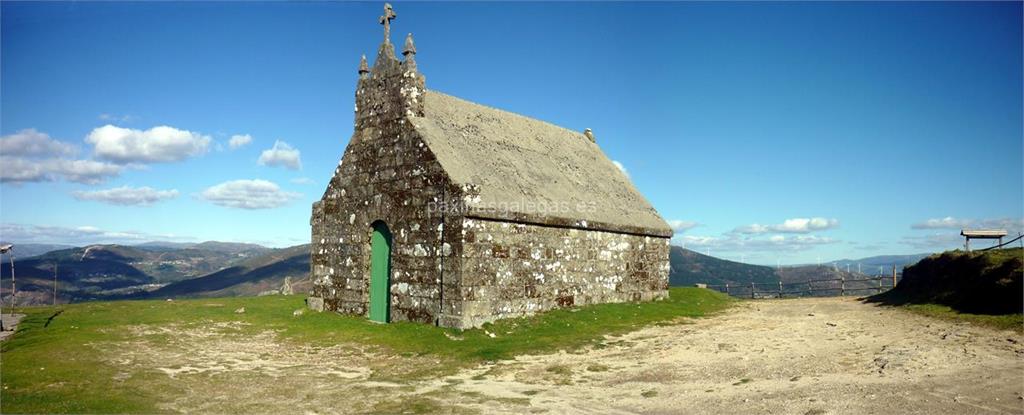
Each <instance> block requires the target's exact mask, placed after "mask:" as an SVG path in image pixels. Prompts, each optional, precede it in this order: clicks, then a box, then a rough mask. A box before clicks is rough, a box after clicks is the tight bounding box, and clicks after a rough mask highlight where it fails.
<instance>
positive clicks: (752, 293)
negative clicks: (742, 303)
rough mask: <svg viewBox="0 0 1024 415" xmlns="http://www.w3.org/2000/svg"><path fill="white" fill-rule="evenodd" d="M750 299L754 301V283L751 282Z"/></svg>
mask: <svg viewBox="0 0 1024 415" xmlns="http://www.w3.org/2000/svg"><path fill="white" fill-rule="evenodd" d="M750 298H751V299H754V282H753V281H751V282H750Z"/></svg>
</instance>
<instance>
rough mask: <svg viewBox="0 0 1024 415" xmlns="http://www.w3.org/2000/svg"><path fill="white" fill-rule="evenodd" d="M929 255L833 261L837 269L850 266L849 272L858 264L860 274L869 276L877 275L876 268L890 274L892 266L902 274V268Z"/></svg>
mask: <svg viewBox="0 0 1024 415" xmlns="http://www.w3.org/2000/svg"><path fill="white" fill-rule="evenodd" d="M930 255H931V254H913V255H879V256H873V257H867V258H861V259H841V260H839V261H834V263H835V264H836V266H838V267H839V268H844V269H845V268H846V266H847V265H849V266H850V270H851V271H852V270H855V269H857V265H858V264H860V267H861V272H863V273H865V274H869V275H874V274H878V272H879V271H878V268H879V267H881V268H882V273H883V274H887V273H891V272H892V267H893V265H895V266H896V271H897V272H903V267H905V266H908V265H913V264H916V263H917V262H918V261H920V260H922V259H924V258H927V257H928V256H930Z"/></svg>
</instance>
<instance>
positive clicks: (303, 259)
mask: <svg viewBox="0 0 1024 415" xmlns="http://www.w3.org/2000/svg"><path fill="white" fill-rule="evenodd" d="M285 278H289V283H290V285H291V289H292V290H293V291H294V292H308V291H309V288H310V286H311V283H310V279H309V244H306V245H298V246H293V247H290V248H284V249H275V250H271V251H269V252H267V253H265V254H263V255H260V256H257V257H253V258H250V259H248V260H245V261H242V262H239V263H237V264H235V265H234V266H232V267H229V268H225V269H222V270H220V271H217V272H214V273H212V274H209V275H205V276H202V277H199V278H192V279H189V280H184V281H179V282H176V283H173V284H169V285H167V286H164V287H162V288H160V289H158V290H155V291H152V292H148V293H140V294H139V296H141V297H146V298H165V297H168V298H169V297H223V296H245V295H259V294H261V293H267V292H272V291H274V290H279V289H280V288H281V286H282V285H284V283H285Z"/></svg>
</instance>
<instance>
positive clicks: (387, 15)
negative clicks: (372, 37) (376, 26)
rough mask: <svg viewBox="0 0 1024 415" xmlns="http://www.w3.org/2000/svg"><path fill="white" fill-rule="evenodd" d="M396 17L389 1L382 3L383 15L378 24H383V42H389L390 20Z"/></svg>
mask: <svg viewBox="0 0 1024 415" xmlns="http://www.w3.org/2000/svg"><path fill="white" fill-rule="evenodd" d="M396 17H398V15H397V14H395V10H394V9H392V8H391V3H384V15H383V16H381V17H380V24H382V25H384V42H386V43H390V42H391V21H392V20H394V19H395V18H396Z"/></svg>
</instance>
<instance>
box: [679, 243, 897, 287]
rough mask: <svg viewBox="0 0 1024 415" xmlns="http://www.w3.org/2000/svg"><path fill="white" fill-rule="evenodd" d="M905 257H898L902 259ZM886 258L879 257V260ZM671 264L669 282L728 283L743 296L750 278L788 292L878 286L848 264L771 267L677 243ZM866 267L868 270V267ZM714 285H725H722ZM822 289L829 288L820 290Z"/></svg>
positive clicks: (885, 282)
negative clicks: (733, 259)
mask: <svg viewBox="0 0 1024 415" xmlns="http://www.w3.org/2000/svg"><path fill="white" fill-rule="evenodd" d="M903 257H904V256H898V257H896V258H897V260H902V258H903ZM878 258H884V257H878ZM884 260H885V259H880V260H879V261H884ZM865 262H866V261H865ZM669 266H670V268H669V285H672V286H692V285H694V284H698V283H702V284H708V285H715V286H722V285H725V284H727V283H728V284H729V285H730V287H731V288H730V293H732V294H733V295H740V296H744V295H750V283H751V282H753V283H754V284H755V285H756V286H757V290H758V291H759V292H760V291H772V290H775V291H776V292H777V290H778V283H779V282H780V281H781V282H782V283H783V291H784V292H785V293H787V295H807V292H808V290H809V288H814V289H815V290H816V291H815V292H814V293H815V295H834V294H838V293H839V292H840V288H841V287H843V286H845V288H846V290H847V291H853V292H856V293H864V294H868V293H871V291H873V290H875V289H877V286H878V281H877V280H876V281H857V280H862V279H866V278H868V275H865V274H858V273H856V272H853V271H850V272H847V271H846V270H845V265H844V266H843V267H840V266H839V265H838V264H837V265H836V266H832V265H831V264H829V265H821V266H818V265H799V266H787V267H781V268H772V267H767V266H763V265H752V264H744V263H741V262H734V261H729V260H725V259H720V258H715V257H711V256H707V255H704V254H701V253H698V252H694V251H691V250H688V249H685V248H681V247H678V246H672V247H671V250H670V251H669ZM876 266H877V265H876ZM862 267H863V265H862ZM851 268H852V267H851ZM900 268H902V267H900ZM864 270H865V271H867V269H864ZM876 271H877V270H876ZM890 272H891V271H890ZM875 274H877V272H876V273H875ZM840 279H842V280H846V282H845V283H843V282H841V281H838V280H840ZM808 280H837V281H828V282H814V283H812V286H810V287H808V285H807V281H808ZM882 282H883V284H885V285H887V286H888V285H891V282H889V281H888V280H883V281H882ZM715 288H716V289H719V290H721V289H722V287H715ZM822 289H826V290H825V291H820V290H822ZM828 289H831V290H832V291H829V290H828Z"/></svg>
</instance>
